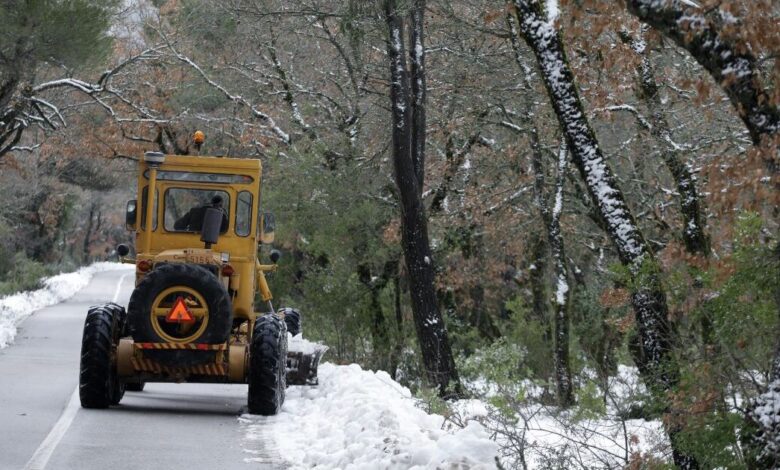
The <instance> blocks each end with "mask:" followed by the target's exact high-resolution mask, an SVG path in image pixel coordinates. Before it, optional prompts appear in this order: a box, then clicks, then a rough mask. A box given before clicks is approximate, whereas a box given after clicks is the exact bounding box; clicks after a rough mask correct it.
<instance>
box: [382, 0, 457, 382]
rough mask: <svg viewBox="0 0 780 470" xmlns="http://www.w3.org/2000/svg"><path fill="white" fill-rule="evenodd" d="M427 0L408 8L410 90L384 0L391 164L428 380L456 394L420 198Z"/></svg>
mask: <svg viewBox="0 0 780 470" xmlns="http://www.w3.org/2000/svg"><path fill="white" fill-rule="evenodd" d="M424 11H425V2H424V1H422V0H416V1H415V2H414V5H413V7H412V15H411V19H412V22H411V23H412V24H411V28H412V30H418V31H417V32H414V31H413V32H412V35H411V36H412V38H413V51H412V55H413V59H412V62H413V66H412V76H411V80H413V81H414V83H415V86H414V87H412V88H411V89H410V86H409V79H410V77H409V70H408V69H407V64H406V51H405V47H404V40H403V30H404V27H403V19H402V17H401V16H400V15H399V11H398V8H397V6H396V4H395V0H385V15H386V21H387V26H388V32H389V36H388V42H387V51H388V58H389V60H390V77H391V85H390V100H391V104H392V116H393V167H394V170H395V181H396V185H397V186H398V194H399V198H400V205H401V246H402V249H403V252H404V260H405V261H406V268H407V272H408V276H409V290H410V291H411V297H412V313H413V316H414V324H415V328H416V330H417V338H418V340H419V343H420V351H421V352H422V359H423V366H424V367H425V372H426V375H427V378H428V380H429V381H430V382H431V383H432V384H434V385H435V386H436V387H438V390H439V394H440V395H441V396H444V397H450V396H457V395H459V394H460V384H459V381H458V375H457V371H456V369H455V361H454V359H453V356H452V350H451V349H450V343H449V339H448V336H447V329H446V327H445V325H444V319H443V318H442V315H441V312H440V310H439V305H438V302H437V299H436V290H435V287H434V277H435V271H434V266H433V255H432V253H431V247H430V243H429V240H428V225H427V223H428V222H427V218H426V215H425V207H424V206H423V202H422V187H421V185H422V182H423V179H424V167H423V165H424V159H423V157H424V155H425V143H424V142H421V140H420V139H422V138H423V137H424V135H425V112H424V109H419V108H424V107H425V71H424V68H423V64H424V54H425V52H424V43H423V34H422V31H423V23H422V19H423V14H424Z"/></svg>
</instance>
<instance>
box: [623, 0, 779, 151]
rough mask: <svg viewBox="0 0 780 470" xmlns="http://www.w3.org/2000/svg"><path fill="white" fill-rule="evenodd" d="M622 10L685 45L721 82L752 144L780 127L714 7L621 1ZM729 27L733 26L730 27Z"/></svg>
mask: <svg viewBox="0 0 780 470" xmlns="http://www.w3.org/2000/svg"><path fill="white" fill-rule="evenodd" d="M626 6H628V11H630V12H631V13H632V14H634V15H636V17H637V18H639V19H640V20H641V21H643V22H644V23H647V24H648V25H650V26H652V27H653V28H655V29H657V30H659V31H661V32H662V33H663V34H664V35H666V36H667V37H669V38H670V39H672V40H673V41H674V42H675V43H677V45H678V46H680V47H682V48H683V49H686V50H687V51H688V52H690V54H691V55H692V56H693V58H694V59H696V61H697V62H699V63H700V64H701V65H702V66H703V67H704V68H705V69H707V71H708V72H709V73H710V75H712V78H713V79H715V81H716V82H717V83H719V84H721V86H722V87H723V90H724V91H725V92H726V94H727V95H728V97H729V99H730V100H731V104H733V105H734V108H735V109H736V110H737V113H738V114H739V116H740V117H741V118H742V121H743V122H744V123H745V126H746V127H747V129H748V131H749V132H750V137H751V139H752V140H753V143H755V144H759V143H760V142H761V139H762V137H763V136H771V135H773V134H777V133H778V132H780V110H778V108H777V105H775V104H773V103H772V99H771V98H770V97H769V96H768V95H767V93H766V92H765V91H764V89H763V87H762V86H761V79H760V74H759V69H758V65H759V64H758V61H757V60H756V58H755V56H754V55H753V53H752V51H751V49H750V48H749V47H745V44H740V43H738V41H737V40H735V39H734V38H733V37H729V35H728V34H726V33H725V32H724V30H723V28H722V27H721V26H718V25H717V24H716V22H715V21H713V20H712V15H719V12H718V9H717V8H714V9H712V10H704V9H702V8H691V7H688V8H686V7H685V5H684V4H683V2H682V1H680V0H665V1H658V0H627V1H626ZM731 27H732V28H733V26H731Z"/></svg>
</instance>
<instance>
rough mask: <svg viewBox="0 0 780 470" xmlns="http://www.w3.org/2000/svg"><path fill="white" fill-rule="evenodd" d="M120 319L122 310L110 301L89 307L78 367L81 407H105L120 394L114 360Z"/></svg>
mask: <svg viewBox="0 0 780 470" xmlns="http://www.w3.org/2000/svg"><path fill="white" fill-rule="evenodd" d="M124 322H125V309H124V308H122V307H121V306H119V305H117V304H113V303H110V304H105V305H101V306H98V307H92V308H90V309H89V312H88V313H87V318H86V320H85V321H84V335H83V337H82V340H81V364H80V367H79V398H80V399H81V406H82V407H84V408H107V407H108V406H110V405H116V404H118V403H119V402H120V400H122V396H124V393H125V387H124V385H123V384H121V383H119V380H118V379H117V375H116V364H115V362H114V349H115V347H116V345H117V343H118V342H119V336H120V335H121V332H122V330H123V328H124Z"/></svg>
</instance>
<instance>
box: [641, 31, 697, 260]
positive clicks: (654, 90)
mask: <svg viewBox="0 0 780 470" xmlns="http://www.w3.org/2000/svg"><path fill="white" fill-rule="evenodd" d="M631 48H632V49H634V52H636V53H637V54H639V55H640V57H641V60H642V61H641V63H640V65H639V67H638V68H637V74H638V76H639V85H640V88H641V92H640V93H639V95H640V97H641V98H642V99H643V100H644V101H645V103H646V104H647V109H648V110H649V112H650V124H651V125H652V128H651V129H650V132H651V133H652V134H653V136H654V137H655V138H656V140H657V141H658V142H659V143H660V144H661V145H662V146H663V149H662V150H661V155H662V157H663V160H664V163H665V164H666V167H667V168H668V169H669V172H670V173H671V174H672V178H673V179H674V183H675V185H676V186H677V192H678V193H679V194H680V213H681V215H682V219H683V233H682V238H683V243H684V244H685V249H686V251H687V252H688V253H690V254H692V255H701V256H704V257H707V256H709V251H710V241H709V238H708V237H707V232H706V230H705V219H704V217H703V216H702V213H701V212H702V211H701V207H700V205H699V202H700V198H699V193H698V191H697V189H696V177H695V176H694V175H693V172H692V171H691V168H690V167H689V166H688V165H687V164H686V163H683V162H682V161H681V159H680V157H679V156H678V149H677V145H676V144H675V143H674V140H673V139H672V131H671V128H670V126H669V123H668V122H667V120H666V117H665V116H664V112H663V106H662V104H661V97H660V95H659V93H658V84H657V83H656V79H655V70H654V69H653V65H652V63H651V62H650V58H649V57H648V54H647V46H646V44H645V42H644V39H643V38H641V37H640V38H638V39H637V38H633V39H631Z"/></svg>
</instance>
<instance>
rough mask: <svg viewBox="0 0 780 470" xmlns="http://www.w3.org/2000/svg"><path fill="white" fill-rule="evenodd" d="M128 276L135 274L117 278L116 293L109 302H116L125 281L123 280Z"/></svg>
mask: <svg viewBox="0 0 780 470" xmlns="http://www.w3.org/2000/svg"><path fill="white" fill-rule="evenodd" d="M130 274H135V272H133V273H127V274H122V277H120V278H119V282H117V283H116V291H115V292H114V298H113V299H112V300H111V302H116V301H117V299H119V292H120V290H121V289H122V283H123V282H124V281H125V278H126V277H127V276H129V275H130Z"/></svg>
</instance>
